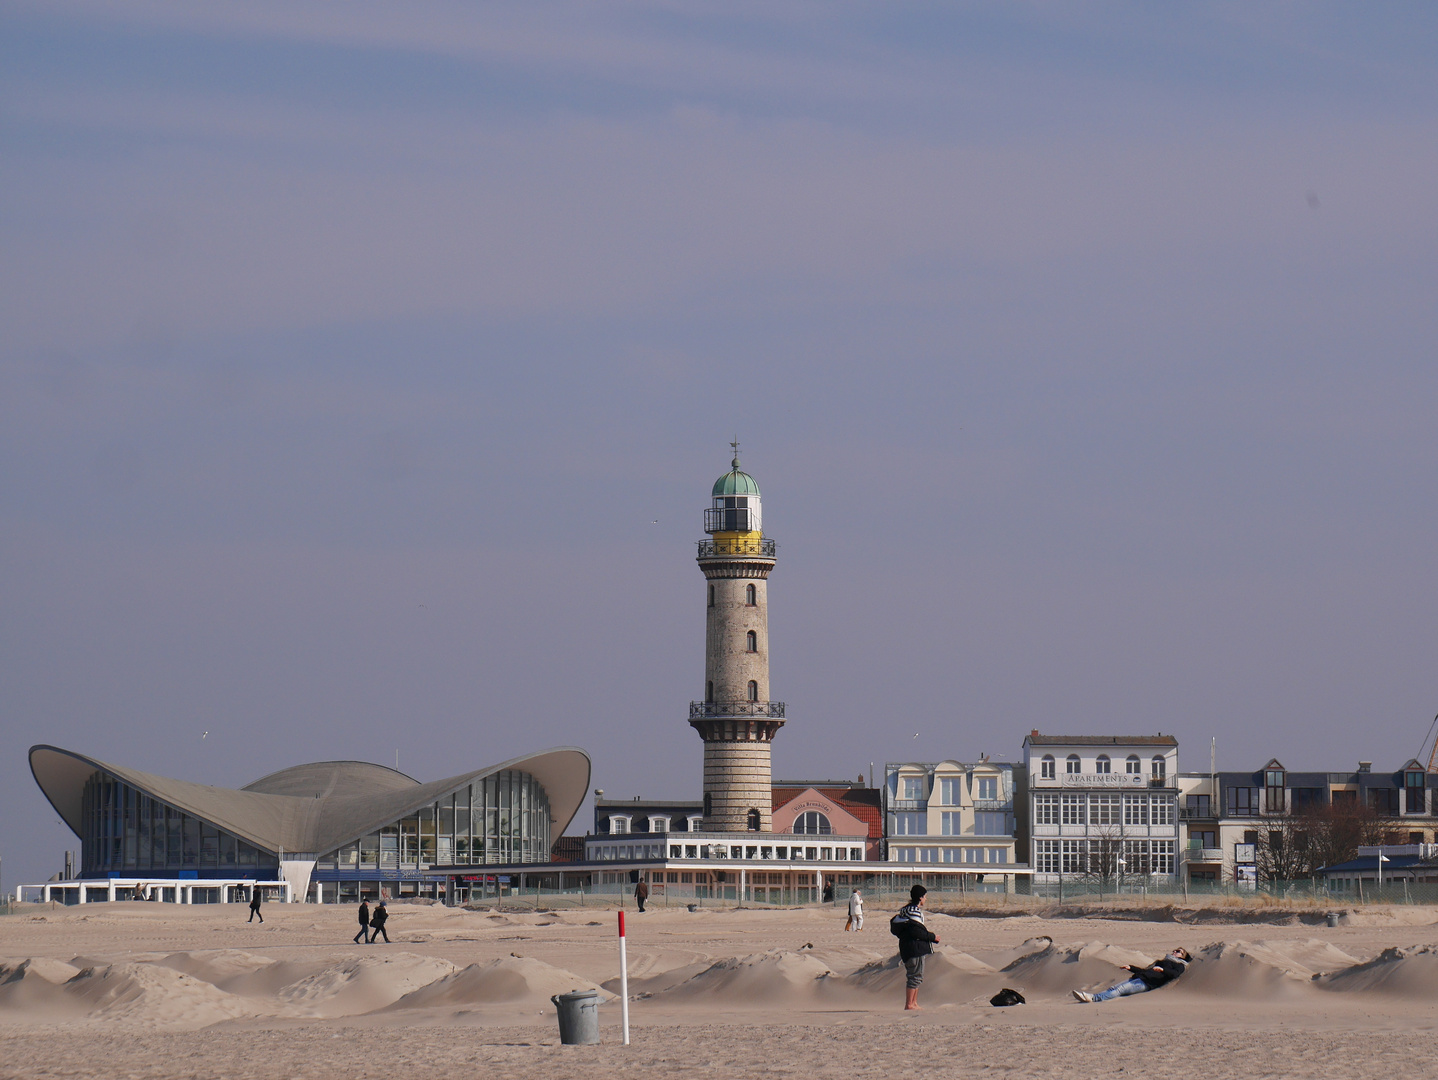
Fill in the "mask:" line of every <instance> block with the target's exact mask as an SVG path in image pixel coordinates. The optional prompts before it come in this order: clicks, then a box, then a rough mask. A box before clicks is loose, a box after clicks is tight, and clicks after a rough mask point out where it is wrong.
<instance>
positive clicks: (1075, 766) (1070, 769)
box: [1064, 754, 1083, 776]
mask: <svg viewBox="0 0 1438 1080" xmlns="http://www.w3.org/2000/svg"><path fill="white" fill-rule="evenodd" d="M1064 771H1065V772H1067V773H1068V774H1069V775H1070V776H1077V775H1078V774H1079V773H1080V772H1082V771H1083V767H1082V763H1081V762H1080V761H1079V756H1078V755H1077V754H1070V755H1069V756H1068V758H1067V759H1066V760H1065V761H1064Z"/></svg>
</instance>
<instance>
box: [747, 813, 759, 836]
mask: <svg viewBox="0 0 1438 1080" xmlns="http://www.w3.org/2000/svg"><path fill="white" fill-rule="evenodd" d="M748 825H749V831H750V832H758V831H759V811H758V810H756V809H754V808H753V807H750V809H749V814H748Z"/></svg>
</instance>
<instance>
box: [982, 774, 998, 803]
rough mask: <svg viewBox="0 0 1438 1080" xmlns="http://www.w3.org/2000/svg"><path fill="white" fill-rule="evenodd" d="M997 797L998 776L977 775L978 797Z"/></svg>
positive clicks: (994, 798)
mask: <svg viewBox="0 0 1438 1080" xmlns="http://www.w3.org/2000/svg"><path fill="white" fill-rule="evenodd" d="M998 797H999V778H998V777H997V776H981V777H979V798H981V799H990V800H997V799H998Z"/></svg>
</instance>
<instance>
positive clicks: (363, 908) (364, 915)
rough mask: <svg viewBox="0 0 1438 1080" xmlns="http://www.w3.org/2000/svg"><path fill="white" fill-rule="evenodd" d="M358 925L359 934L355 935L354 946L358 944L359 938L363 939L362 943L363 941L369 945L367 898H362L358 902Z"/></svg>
mask: <svg viewBox="0 0 1438 1080" xmlns="http://www.w3.org/2000/svg"><path fill="white" fill-rule="evenodd" d="M359 923H360V928H359V933H358V934H356V935H355V944H356V945H358V944H360V939H361V938H363V939H364V941H365V943H366V944H368V943H369V898H368V897H364V898H362V899H361V900H360V909H359Z"/></svg>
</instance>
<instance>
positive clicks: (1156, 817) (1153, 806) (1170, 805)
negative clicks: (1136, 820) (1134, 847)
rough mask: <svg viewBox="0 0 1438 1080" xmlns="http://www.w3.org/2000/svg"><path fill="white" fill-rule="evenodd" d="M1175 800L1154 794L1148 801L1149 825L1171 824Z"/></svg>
mask: <svg viewBox="0 0 1438 1080" xmlns="http://www.w3.org/2000/svg"><path fill="white" fill-rule="evenodd" d="M1176 805H1177V804H1176V802H1175V800H1173V799H1165V798H1164V797H1163V796H1161V795H1155V796H1154V797H1153V798H1152V800H1150V802H1149V810H1150V811H1151V813H1150V814H1149V818H1150V820H1149V824H1150V825H1172V824H1173V817H1174V809H1175V807H1176Z"/></svg>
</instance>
